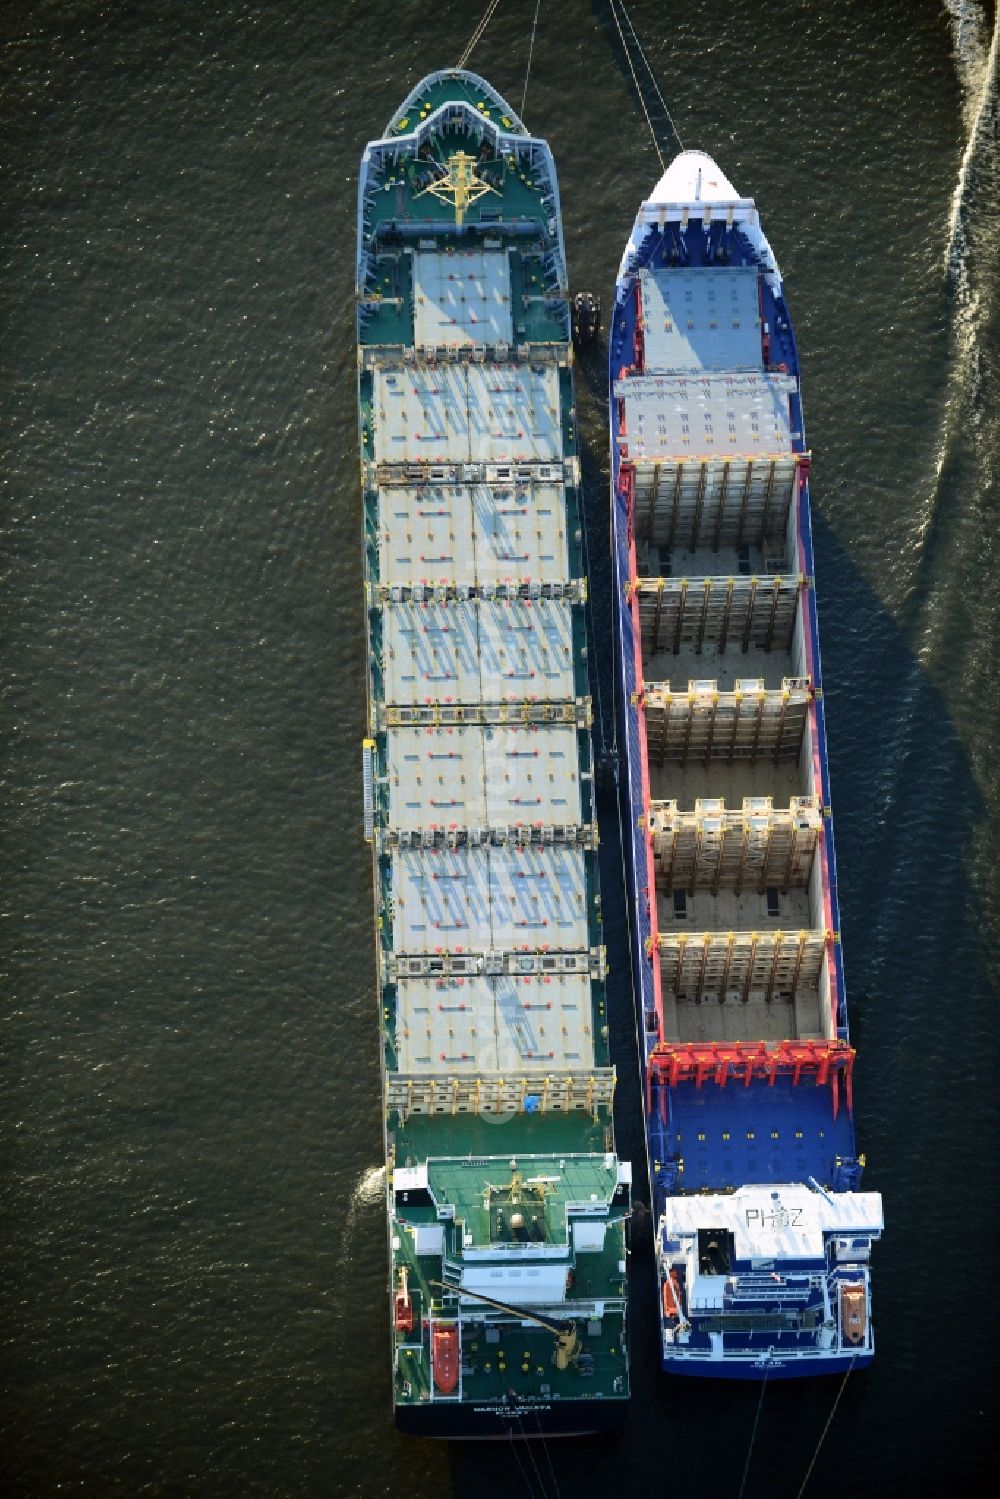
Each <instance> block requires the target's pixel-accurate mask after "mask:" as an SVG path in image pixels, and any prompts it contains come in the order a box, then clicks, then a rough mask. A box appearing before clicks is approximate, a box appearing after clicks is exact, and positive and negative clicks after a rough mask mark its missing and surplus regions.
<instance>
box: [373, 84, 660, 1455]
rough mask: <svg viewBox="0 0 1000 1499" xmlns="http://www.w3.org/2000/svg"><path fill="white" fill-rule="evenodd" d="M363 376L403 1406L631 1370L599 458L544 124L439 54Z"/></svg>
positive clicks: (595, 1392)
mask: <svg viewBox="0 0 1000 1499" xmlns="http://www.w3.org/2000/svg"><path fill="white" fill-rule="evenodd" d="M357 300H358V346H359V347H358V398H359V412H360V438H361V482H362V490H363V500H364V556H365V591H366V622H367V639H368V703H369V737H368V739H367V740H366V742H365V746H364V785H365V832H366V836H367V837H368V839H369V841H370V842H371V845H372V854H373V870H374V893H375V907H376V920H377V942H376V947H377V961H378V988H379V1017H380V1025H381V1040H382V1058H383V1067H382V1085H383V1102H384V1113H385V1151H386V1182H387V1212H388V1229H389V1307H390V1320H391V1333H390V1336H391V1380H392V1391H393V1402H394V1407H395V1414H396V1422H397V1424H398V1425H399V1426H400V1427H401V1428H403V1429H404V1430H407V1431H411V1432H414V1433H417V1434H423V1435H428V1436H441V1437H463V1436H507V1435H509V1434H513V1435H515V1436H539V1435H546V1436H547V1435H549V1434H552V1433H580V1432H588V1431H598V1430H604V1429H607V1428H609V1427H612V1426H615V1425H618V1424H619V1423H620V1422H621V1421H622V1419H623V1418H624V1414H625V1409H626V1403H627V1398H628V1358H627V1338H626V1326H625V1314H626V1270H627V1264H626V1261H627V1256H626V1242H625V1235H626V1223H627V1220H628V1215H629V1211H630V1191H631V1189H630V1169H629V1166H628V1164H627V1163H625V1162H620V1161H619V1160H618V1158H617V1156H616V1154H615V1148H614V1135H613V1126H612V1113H611V1110H612V1099H613V1094H614V1081H615V1079H614V1070H613V1068H612V1066H611V1063H610V1058H609V1054H608V1022H607V1014H606V991H605V983H604V979H605V966H606V963H605V949H604V945H603V941H602V928H601V904H600V893H599V889H598V879H597V842H598V837H597V822H596V813H595V806H594V782H593V754H592V746H591V714H592V710H591V699H590V694H589V683H588V672H587V651H586V621H585V614H584V610H585V604H586V580H585V577H584V569H583V552H582V534H581V528H582V519H581V513H580V506H581V495H580V467H579V461H578V458H577V452H576V435H575V411H574V399H573V371H572V342H571V329H570V309H569V302H568V293H567V277H566V258H565V251H564V247H563V237H562V224H561V219H560V210H559V195H558V188H557V184H556V176H555V169H554V167H553V162H552V156H551V153H550V151H549V148H548V146H547V145H546V143H545V142H544V141H542V140H539V139H537V138H535V137H532V136H530V135H529V134H528V133H527V131H526V130H525V128H524V126H523V125H522V123H521V121H520V120H519V119H518V118H517V116H516V115H515V113H514V111H513V110H512V109H511V108H510V106H509V105H508V104H507V103H505V101H504V100H503V99H502V98H501V97H500V96H499V95H498V94H497V93H495V92H494V90H493V89H491V88H490V87H489V85H488V84H486V83H485V82H484V81H483V80H482V79H481V78H478V77H476V76H475V75H474V74H471V73H467V72H461V71H454V70H452V71H448V72H442V73H435V74H432V75H431V76H429V77H428V78H425V79H424V80H423V81H422V82H421V83H420V85H419V86H418V87H417V88H416V89H414V90H413V92H412V93H411V94H410V95H409V96H408V98H407V99H406V100H405V102H404V103H403V104H402V106H401V107H400V109H399V110H398V111H397V112H396V114H395V115H394V116H393V118H392V119H391V120H390V122H389V124H388V126H387V128H386V130H385V133H384V135H383V137H382V138H381V139H380V140H377V141H373V142H371V143H370V144H369V146H368V147H367V149H366V151H365V154H364V159H363V162H362V168H361V180H360V190H359V199H358V260H357Z"/></svg>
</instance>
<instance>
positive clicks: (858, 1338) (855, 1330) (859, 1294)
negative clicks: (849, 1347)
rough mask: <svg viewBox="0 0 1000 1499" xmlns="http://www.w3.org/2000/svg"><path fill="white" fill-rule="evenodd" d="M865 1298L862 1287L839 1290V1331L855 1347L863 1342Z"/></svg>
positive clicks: (843, 1287)
mask: <svg viewBox="0 0 1000 1499" xmlns="http://www.w3.org/2000/svg"><path fill="white" fill-rule="evenodd" d="M865 1303H866V1297H865V1288H864V1286H863V1285H860V1286H857V1285H854V1286H841V1288H840V1331H841V1334H842V1336H843V1339H844V1342H845V1343H852V1344H853V1345H854V1346H855V1347H856V1346H857V1345H858V1344H859V1343H863V1342H864V1340H865V1321H866V1312H867V1307H866V1304H865Z"/></svg>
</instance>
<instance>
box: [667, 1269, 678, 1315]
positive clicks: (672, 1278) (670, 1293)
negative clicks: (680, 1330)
mask: <svg viewBox="0 0 1000 1499" xmlns="http://www.w3.org/2000/svg"><path fill="white" fill-rule="evenodd" d="M663 1315H664V1316H665V1317H670V1318H672V1319H673V1320H674V1321H678V1320H679V1319H680V1315H681V1283H680V1280H679V1279H678V1276H677V1271H676V1270H671V1272H670V1275H669V1277H668V1278H667V1279H666V1280H665V1281H664V1282H663Z"/></svg>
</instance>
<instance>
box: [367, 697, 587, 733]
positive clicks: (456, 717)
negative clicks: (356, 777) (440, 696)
mask: <svg viewBox="0 0 1000 1499" xmlns="http://www.w3.org/2000/svg"><path fill="white" fill-rule="evenodd" d="M593 716H594V715H593V705H592V702H591V699H590V698H589V697H587V698H576V699H575V701H573V702H542V701H535V700H528V701H512V702H507V701H500V702H492V703H448V702H439V701H434V702H430V703H414V704H388V705H379V706H378V708H377V709H376V726H377V728H378V730H379V731H384V730H386V729H399V728H416V727H428V728H437V727H446V726H459V725H473V726H475V725H482V724H486V725H493V724H496V725H498V726H499V725H506V724H510V725H518V724H537V725H541V724H572V725H574V726H575V727H576V728H578V729H581V730H582V729H589V728H590V727H591V725H592V724H593Z"/></svg>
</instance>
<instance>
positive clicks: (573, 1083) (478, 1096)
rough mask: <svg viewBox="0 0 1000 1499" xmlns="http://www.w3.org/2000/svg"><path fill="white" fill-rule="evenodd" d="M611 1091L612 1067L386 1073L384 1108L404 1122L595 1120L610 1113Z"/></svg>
mask: <svg viewBox="0 0 1000 1499" xmlns="http://www.w3.org/2000/svg"><path fill="white" fill-rule="evenodd" d="M614 1093H615V1069H614V1068H613V1067H598V1068H594V1069H592V1070H590V1071H587V1070H583V1071H578V1072H567V1071H549V1072H539V1073H534V1074H529V1073H526V1072H523V1071H515V1072H514V1074H513V1076H511V1075H509V1074H508V1075H506V1076H501V1075H500V1074H499V1073H478V1074H475V1075H472V1076H469V1077H452V1076H448V1075H447V1074H444V1075H441V1076H437V1077H426V1076H424V1075H423V1074H408V1073H400V1072H390V1073H388V1074H387V1075H386V1084H385V1106H386V1108H387V1109H391V1110H394V1111H395V1112H397V1113H398V1114H399V1115H400V1118H401V1119H402V1120H403V1121H404V1122H405V1120H406V1119H408V1118H409V1117H410V1115H412V1114H452V1115H457V1114H475V1115H480V1114H481V1115H491V1114H492V1115H497V1114H499V1115H509V1114H545V1113H572V1112H582V1111H584V1110H586V1111H587V1112H588V1113H590V1114H592V1115H594V1116H595V1117H596V1116H597V1115H598V1114H599V1113H602V1112H603V1113H605V1114H606V1113H608V1112H609V1111H610V1109H611V1105H612V1102H613V1100H614Z"/></svg>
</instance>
